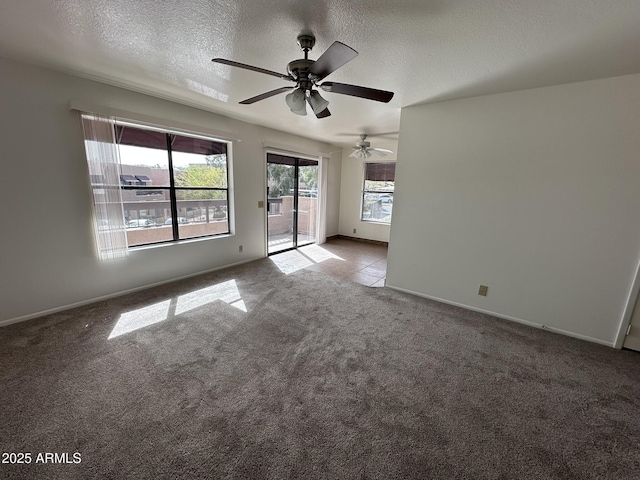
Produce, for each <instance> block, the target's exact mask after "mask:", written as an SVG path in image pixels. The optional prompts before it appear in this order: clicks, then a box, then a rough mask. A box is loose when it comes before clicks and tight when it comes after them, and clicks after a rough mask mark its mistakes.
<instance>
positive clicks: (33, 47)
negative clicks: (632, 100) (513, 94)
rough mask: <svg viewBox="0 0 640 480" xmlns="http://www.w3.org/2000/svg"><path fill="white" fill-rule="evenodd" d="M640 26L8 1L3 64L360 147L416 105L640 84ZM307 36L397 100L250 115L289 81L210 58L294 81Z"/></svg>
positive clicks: (398, 11) (427, 0)
mask: <svg viewBox="0 0 640 480" xmlns="http://www.w3.org/2000/svg"><path fill="white" fill-rule="evenodd" d="M638 25H640V1H639V0H614V1H612V0H562V1H558V0H537V1H531V0H404V1H403V0H398V1H389V0H342V1H338V0H316V1H313V2H311V1H292V0H242V1H240V0H209V1H205V0H181V1H179V2H176V1H167V0H128V1H127V0H55V1H51V0H2V1H1V2H0V56H5V57H9V58H14V59H18V60H23V61H27V62H30V63H34V64H38V65H42V66H46V67H51V68H54V69H57V70H61V71H65V72H71V73H76V74H79V75H82V76H85V77H89V78H94V79H98V80H101V81H105V82H107V83H112V84H116V85H120V86H125V87H128V88H132V89H135V90H138V91H143V92H147V93H150V94H153V95H157V96H161V97H163V98H170V99H173V100H176V101H179V102H182V103H186V104H189V105H196V106H199V107H200V108H203V109H206V110H211V111H215V112H219V113H222V114H226V115H230V116H233V117H235V118H239V119H242V120H246V121H250V122H252V123H258V124H261V125H265V126H269V127H273V128H276V129H280V130H285V131H290V132H294V133H297V134H300V135H303V136H307V137H311V138H315V139H319V140H323V141H328V142H331V143H335V144H341V145H351V144H354V143H355V142H356V141H357V140H358V138H357V133H360V132H363V131H364V132H369V133H377V132H394V131H397V130H398V127H399V118H400V108H401V107H404V106H407V105H413V104H417V103H425V102H434V101H440V100H449V99H455V98H463V97H469V96H476V95H484V94H490V93H499V92H506V91H513V90H521V89H526V88H533V87H540V86H548V85H555V84H562V83H569V82H575V81H581V80H590V79H596V78H605V77H612V76H618V75H625V74H631V73H639V72H640V28H638ZM304 30H307V31H311V32H313V34H314V35H315V36H316V46H315V48H314V49H313V51H312V52H311V54H310V58H312V59H317V58H318V57H319V56H320V54H321V53H322V52H324V51H325V50H326V49H327V48H328V47H329V46H330V45H331V43H333V41H334V40H339V41H341V42H343V43H346V44H347V45H349V46H351V47H353V48H354V49H355V50H357V51H358V52H359V53H360V55H359V56H358V57H356V58H355V59H354V60H352V61H351V62H350V63H348V64H347V65H345V66H343V67H342V68H340V69H339V70H338V71H336V72H335V73H333V74H331V75H330V76H329V77H327V80H330V81H336V82H343V83H350V84H356V85H364V86H367V87H372V88H378V89H383V90H391V91H394V92H395V97H394V98H393V100H392V101H391V102H390V103H388V104H381V103H378V102H373V101H368V100H363V99H359V98H354V97H347V96H343V95H337V94H331V93H326V94H325V93H323V96H325V98H327V100H329V101H330V109H331V112H332V114H333V115H332V116H331V117H329V118H326V119H316V118H315V117H314V116H313V114H311V112H309V113H310V114H309V115H308V116H306V117H299V116H297V115H294V114H293V113H291V112H290V111H289V109H288V108H287V106H286V104H285V102H284V95H278V96H275V97H272V98H269V99H267V100H264V101H262V102H259V103H256V104H253V105H238V101H240V100H243V99H245V98H248V97H252V96H254V95H257V94H260V93H263V92H265V91H268V90H272V89H275V88H278V87H280V86H284V85H289V83H288V82H284V81H282V80H279V79H277V78H275V77H270V76H267V75H262V74H259V73H255V72H250V71H246V70H241V69H237V68H233V67H228V66H224V65H217V64H213V63H212V62H211V58H213V57H223V58H227V59H232V60H235V61H238V62H242V63H247V64H251V65H255V66H258V67H262V68H266V69H269V70H276V71H279V72H283V73H285V68H286V65H287V63H288V62H290V61H291V60H294V59H296V58H301V57H302V52H301V51H300V50H299V48H298V46H297V44H296V37H297V35H298V34H299V33H300V32H302V31H304ZM344 134H352V135H351V136H345V135H344ZM370 140H371V142H372V146H376V147H383V148H392V149H393V148H394V141H393V140H392V139H389V138H387V137H380V138H377V139H376V138H371V139H370Z"/></svg>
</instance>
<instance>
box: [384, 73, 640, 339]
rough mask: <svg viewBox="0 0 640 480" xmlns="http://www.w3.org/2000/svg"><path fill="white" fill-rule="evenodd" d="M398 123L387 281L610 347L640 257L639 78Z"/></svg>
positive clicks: (448, 108)
mask: <svg viewBox="0 0 640 480" xmlns="http://www.w3.org/2000/svg"><path fill="white" fill-rule="evenodd" d="M400 131H401V136H400V145H399V153H398V158H399V162H398V168H397V172H396V191H397V193H396V195H395V198H394V219H393V224H392V231H391V240H390V251H389V268H388V275H387V285H390V286H392V287H394V288H399V289H404V290H408V291H412V292H416V293H418V294H421V295H424V296H429V297H434V298H439V299H443V300H445V301H448V302H452V303H457V304H461V305H465V306H469V307H472V308H474V309H480V310H485V311H489V312H494V313H496V314H498V315H500V316H504V317H508V318H512V319H515V320H520V321H525V322H532V323H534V324H539V325H546V326H548V327H550V328H551V329H557V330H560V331H564V332H565V333H569V334H571V335H574V336H579V337H582V338H586V339H589V340H592V341H597V342H600V343H605V344H609V345H612V344H613V342H614V340H615V336H616V332H617V329H618V326H619V324H620V320H621V318H622V315H623V311H624V308H625V306H626V303H627V295H628V293H629V290H630V288H631V283H632V280H633V277H634V270H635V268H636V266H637V265H638V260H639V258H640V214H639V212H640V209H639V207H640V75H632V76H625V77H618V78H612V79H605V80H598V81H589V82H583V83H576V84H570V85H563V86H557V87H549V88H541V89H534V90H527V91H521V92H515V93H508V94H501V95H492V96H486V97H477V98H471V99H465V100H458V101H451V102H444V103H436V104H429V105H421V106H414V107H409V108H405V109H403V111H402V120H401V129H400ZM479 284H485V285H488V286H489V294H488V296H487V297H480V296H478V295H477V291H478V286H479Z"/></svg>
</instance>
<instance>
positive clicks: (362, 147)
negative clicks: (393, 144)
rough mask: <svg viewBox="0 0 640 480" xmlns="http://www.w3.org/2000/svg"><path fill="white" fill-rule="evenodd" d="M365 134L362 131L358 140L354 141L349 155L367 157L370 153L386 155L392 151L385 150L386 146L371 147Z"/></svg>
mask: <svg viewBox="0 0 640 480" xmlns="http://www.w3.org/2000/svg"><path fill="white" fill-rule="evenodd" d="M366 139H367V135H366V134H365V133H363V134H362V135H360V141H359V142H358V143H356V146H355V147H352V148H353V153H352V154H351V155H349V156H350V157H356V158H361V159H364V158H369V157H370V156H371V154H372V153H374V154H376V155H379V156H381V157H386V156H387V154H388V153H393V151H392V150H387V149H386V148H373V147H372V146H371V143H370V142H367V140H366Z"/></svg>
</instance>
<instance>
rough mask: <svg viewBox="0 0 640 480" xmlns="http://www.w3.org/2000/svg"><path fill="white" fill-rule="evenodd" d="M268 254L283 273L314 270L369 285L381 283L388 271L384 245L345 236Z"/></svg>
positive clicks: (380, 284)
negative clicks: (319, 243) (318, 243)
mask: <svg viewBox="0 0 640 480" xmlns="http://www.w3.org/2000/svg"><path fill="white" fill-rule="evenodd" d="M269 258H270V259H271V260H272V261H273V262H274V263H275V264H276V265H277V266H278V268H280V270H282V271H283V272H285V273H292V272H295V271H297V270H300V269H308V270H314V271H316V272H321V273H325V274H327V275H332V276H335V277H340V278H344V279H346V280H351V281H352V282H356V283H360V284H362V285H366V286H368V287H384V281H385V277H386V275H387V247H385V246H382V245H372V244H369V243H363V242H358V241H354V240H349V239H345V238H333V239H329V240H328V241H327V242H326V243H323V244H322V245H307V246H304V247H300V248H299V249H298V250H289V251H288V252H283V253H278V254H275V255H272V256H271V257H269Z"/></svg>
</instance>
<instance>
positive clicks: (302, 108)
mask: <svg viewBox="0 0 640 480" xmlns="http://www.w3.org/2000/svg"><path fill="white" fill-rule="evenodd" d="M305 98H306V92H305V91H304V90H302V89H301V88H296V89H295V90H294V91H293V92H291V93H290V94H288V95H287V96H286V97H285V101H286V102H287V105H288V106H289V108H290V109H291V111H292V112H293V113H295V114H296V115H306V114H307V106H306V103H305Z"/></svg>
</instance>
